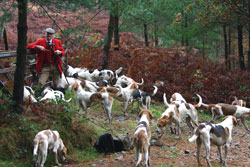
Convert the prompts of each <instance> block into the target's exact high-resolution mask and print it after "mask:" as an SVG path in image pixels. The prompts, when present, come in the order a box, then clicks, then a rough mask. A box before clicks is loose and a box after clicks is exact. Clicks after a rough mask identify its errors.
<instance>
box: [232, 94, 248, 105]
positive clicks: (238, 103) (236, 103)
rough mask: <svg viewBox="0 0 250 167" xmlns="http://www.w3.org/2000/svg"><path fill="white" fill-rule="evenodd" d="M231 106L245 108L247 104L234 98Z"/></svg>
mask: <svg viewBox="0 0 250 167" xmlns="http://www.w3.org/2000/svg"><path fill="white" fill-rule="evenodd" d="M232 105H238V106H241V107H246V106H247V102H246V101H245V100H238V99H237V97H236V96H234V101H233V102H232Z"/></svg>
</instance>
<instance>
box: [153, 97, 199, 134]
mask: <svg viewBox="0 0 250 167" xmlns="http://www.w3.org/2000/svg"><path fill="white" fill-rule="evenodd" d="M197 96H198V97H199V103H198V104H195V105H192V104H190V103H180V104H178V103H171V104H168V102H167V99H166V94H165V93H164V95H163V100H164V104H165V105H166V107H167V109H166V110H165V112H164V113H163V114H162V116H161V117H160V118H159V119H158V120H157V132H158V133H159V134H160V136H159V137H161V136H162V135H163V133H164V131H165V129H166V127H167V126H168V125H171V124H172V123H174V124H175V126H176V127H177V132H178V135H179V137H180V135H181V128H180V126H181V122H182V120H183V119H184V118H185V119H186V123H187V125H188V127H189V128H190V130H191V132H193V129H194V128H193V126H192V123H193V124H194V125H195V126H198V112H197V110H196V108H199V107H200V106H201V103H202V99H201V97H200V96H199V95H198V94H197ZM191 122H192V123H191Z"/></svg>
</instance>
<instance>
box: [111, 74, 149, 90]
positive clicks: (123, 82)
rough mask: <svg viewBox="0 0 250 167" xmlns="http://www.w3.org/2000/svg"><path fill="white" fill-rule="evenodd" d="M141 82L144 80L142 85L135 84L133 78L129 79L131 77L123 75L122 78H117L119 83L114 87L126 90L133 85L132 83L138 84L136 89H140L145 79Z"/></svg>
mask: <svg viewBox="0 0 250 167" xmlns="http://www.w3.org/2000/svg"><path fill="white" fill-rule="evenodd" d="M141 80H142V81H141V83H139V82H135V81H134V80H133V79H132V78H129V77H127V76H125V75H122V76H120V77H118V78H117V81H116V83H115V84H114V86H118V85H120V86H121V87H123V88H125V87H127V86H128V85H131V84H132V83H136V84H137V87H136V88H139V86H141V85H143V83H144V80H143V78H142V79H141Z"/></svg>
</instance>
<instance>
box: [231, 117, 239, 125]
mask: <svg viewBox="0 0 250 167" xmlns="http://www.w3.org/2000/svg"><path fill="white" fill-rule="evenodd" d="M232 119H233V124H234V126H236V125H237V124H238V122H237V119H236V118H235V117H234V116H232Z"/></svg>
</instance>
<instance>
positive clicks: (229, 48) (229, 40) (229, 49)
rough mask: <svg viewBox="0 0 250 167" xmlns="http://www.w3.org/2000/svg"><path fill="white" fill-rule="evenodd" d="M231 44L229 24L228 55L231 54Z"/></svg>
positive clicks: (229, 27)
mask: <svg viewBox="0 0 250 167" xmlns="http://www.w3.org/2000/svg"><path fill="white" fill-rule="evenodd" d="M231 46H232V28H231V25H229V26H228V55H231V50H232V49H231Z"/></svg>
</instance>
